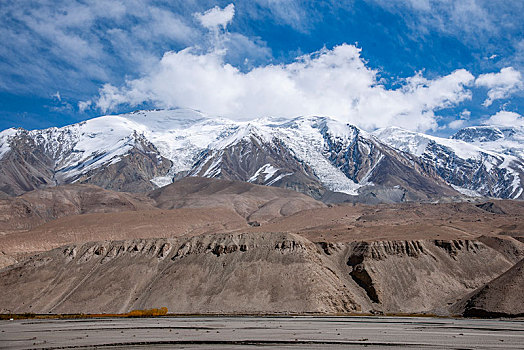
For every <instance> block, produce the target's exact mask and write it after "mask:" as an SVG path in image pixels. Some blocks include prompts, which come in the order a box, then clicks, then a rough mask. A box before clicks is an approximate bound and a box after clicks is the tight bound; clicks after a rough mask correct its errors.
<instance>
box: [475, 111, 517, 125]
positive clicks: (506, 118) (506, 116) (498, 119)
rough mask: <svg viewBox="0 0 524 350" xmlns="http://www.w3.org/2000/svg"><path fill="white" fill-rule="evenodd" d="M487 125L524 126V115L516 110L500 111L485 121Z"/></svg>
mask: <svg viewBox="0 0 524 350" xmlns="http://www.w3.org/2000/svg"><path fill="white" fill-rule="evenodd" d="M484 124H485V125H496V126H524V117H522V116H521V115H520V114H518V113H515V112H508V111H499V112H497V113H496V114H494V115H492V116H491V117H490V118H489V119H487V120H485V121H484Z"/></svg>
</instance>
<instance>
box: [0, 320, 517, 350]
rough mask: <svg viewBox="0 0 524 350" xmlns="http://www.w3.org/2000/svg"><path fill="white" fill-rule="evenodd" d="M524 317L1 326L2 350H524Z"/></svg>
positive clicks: (13, 323)
mask: <svg viewBox="0 0 524 350" xmlns="http://www.w3.org/2000/svg"><path fill="white" fill-rule="evenodd" d="M523 344H524V321H523V320H498V319H496V320H480V319H448V318H423V317H160V318H137V319H122V318H100V319H68V320H63V319H62V320H60V319H41V320H35V319H33V320H31V319H26V320H13V321H10V320H2V321H0V349H92V348H95V347H96V348H97V349H150V348H158V349H168V348H169V349H174V348H176V349H255V348H265V349H267V348H271V349H325V348H329V349H348V348H355V349H358V348H364V347H365V348H366V349H381V348H389V349H391V348H413V349H421V348H428V349H431V348H433V349H496V348H500V349H522V346H523Z"/></svg>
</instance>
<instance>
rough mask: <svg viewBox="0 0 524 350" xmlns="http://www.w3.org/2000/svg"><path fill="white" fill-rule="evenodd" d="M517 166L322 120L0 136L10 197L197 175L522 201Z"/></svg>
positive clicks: (450, 143) (167, 118)
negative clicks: (49, 188)
mask: <svg viewBox="0 0 524 350" xmlns="http://www.w3.org/2000/svg"><path fill="white" fill-rule="evenodd" d="M519 167H522V160H521V159H520V157H518V156H516V155H511V154H504V153H499V152H497V151H490V150H485V149H484V148H481V146H477V145H471V144H468V143H466V142H464V141H461V140H456V139H439V138H434V137H432V136H427V135H423V134H417V133H411V132H407V131H404V130H402V129H395V128H391V129H385V130H380V131H378V132H375V133H367V132H365V131H363V130H360V129H358V128H356V127H354V126H351V125H347V124H344V123H340V122H337V121H334V120H332V119H329V118H325V117H300V118H296V119H292V120H288V119H278V118H264V119H258V120H254V121H249V122H236V121H231V120H228V119H224V118H209V117H207V116H205V115H203V114H202V113H199V112H197V111H193V110H186V109H176V110H152V111H136V112H133V113H129V114H122V115H115V116H103V117H99V118H95V119H91V120H88V121H85V122H81V123H78V124H74V125H70V126H66V127H63V128H49V129H44V130H32V131H26V130H23V129H8V130H4V131H2V132H1V133H0V190H2V191H4V192H6V193H8V194H20V193H23V192H25V191H28V190H32V189H34V188H39V187H45V186H53V185H57V184H64V183H72V182H79V183H92V184H96V185H99V186H102V187H105V188H109V189H114V190H122V191H133V192H140V191H148V190H151V189H154V188H156V187H160V186H163V185H166V184H169V183H171V182H172V181H173V180H175V179H177V178H180V177H184V176H204V177H220V178H225V179H233V180H242V181H248V182H252V183H256V184H262V185H268V186H280V187H285V188H291V189H295V190H298V191H301V192H304V193H307V194H309V195H312V196H313V197H315V198H322V199H324V200H326V201H330V200H365V201H367V202H377V201H378V202H380V201H385V202H391V201H404V200H435V199H439V198H442V197H454V196H459V193H458V192H457V191H460V192H462V193H467V194H477V193H480V194H482V195H491V196H497V197H503V198H517V197H520V196H521V195H522V181H521V180H520V178H521V177H522V169H521V168H519ZM519 169H520V170H519ZM472 173H475V175H474V176H471V174H472ZM451 185H452V186H453V187H454V188H455V189H456V190H455V189H454V188H453V187H452V186H451ZM519 191H520V193H519Z"/></svg>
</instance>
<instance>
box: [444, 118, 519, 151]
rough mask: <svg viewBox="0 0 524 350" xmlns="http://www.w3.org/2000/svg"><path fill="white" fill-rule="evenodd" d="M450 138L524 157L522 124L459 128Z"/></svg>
mask: <svg viewBox="0 0 524 350" xmlns="http://www.w3.org/2000/svg"><path fill="white" fill-rule="evenodd" d="M452 138H453V139H455V140H462V141H466V142H468V143H472V144H474V145H476V146H479V147H481V148H483V149H486V150H489V151H493V152H498V153H504V154H509V155H513V156H516V157H519V158H521V159H524V127H523V126H514V127H508V126H487V125H484V126H471V127H468V128H464V129H461V130H459V131H458V132H457V133H456V134H455V135H453V136H452Z"/></svg>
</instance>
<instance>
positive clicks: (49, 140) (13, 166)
mask: <svg viewBox="0 0 524 350" xmlns="http://www.w3.org/2000/svg"><path fill="white" fill-rule="evenodd" d="M82 137H84V134H81V135H78V134H77V133H75V132H74V129H73V130H71V129H67V128H66V129H63V130H61V129H56V128H51V129H46V130H42V131H25V130H20V131H19V132H17V133H16V134H15V135H13V136H12V137H10V138H9V140H8V141H4V142H8V143H9V151H7V153H6V154H4V155H3V156H2V157H0V191H2V192H5V193H7V194H9V195H20V194H23V193H25V192H27V191H32V190H35V189H41V188H47V187H50V186H56V185H60V184H69V183H73V182H74V183H85V184H94V185H98V186H101V187H103V188H106V189H111V190H117V191H127V192H147V191H150V190H152V189H154V188H156V186H155V185H153V184H152V183H151V181H150V180H151V179H152V178H154V177H157V176H161V175H165V174H166V173H167V172H168V171H169V169H170V168H171V161H169V160H168V159H166V158H165V157H162V156H161V155H160V154H159V152H158V150H157V149H156V148H155V146H154V145H153V144H152V143H151V142H149V141H148V140H147V139H145V138H144V136H143V135H140V134H138V133H136V132H134V133H131V134H130V135H129V136H128V137H127V138H126V139H125V140H122V142H121V145H120V144H119V147H120V149H118V150H114V149H113V150H109V149H104V148H103V147H101V148H100V149H97V150H95V151H93V153H91V154H83V152H79V151H77V150H76V149H75V146H76V145H77V144H79V143H82V142H85V141H83V140H82ZM85 137H87V138H90V137H93V138H95V137H96V136H90V135H87V136H85ZM101 142H102V141H101ZM105 142H107V140H105ZM79 154H80V155H79ZM108 155H113V156H112V157H110V156H108ZM107 158H108V159H107Z"/></svg>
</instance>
